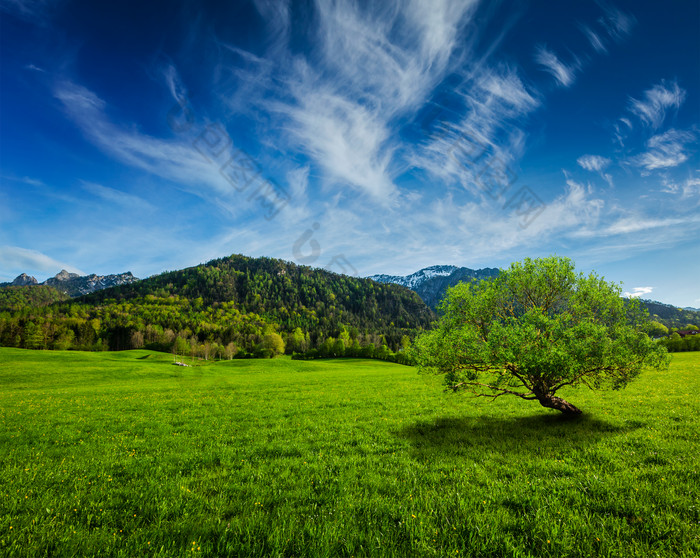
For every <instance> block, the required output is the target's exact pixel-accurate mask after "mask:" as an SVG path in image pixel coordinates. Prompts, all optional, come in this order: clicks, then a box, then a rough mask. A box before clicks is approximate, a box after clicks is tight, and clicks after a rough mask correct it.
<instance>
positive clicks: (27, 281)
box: [11, 273, 39, 287]
mask: <svg viewBox="0 0 700 558" xmlns="http://www.w3.org/2000/svg"><path fill="white" fill-rule="evenodd" d="M38 284H39V282H38V281H37V280H36V278H35V277H32V276H30V275H27V274H26V273H22V275H18V276H17V277H16V278H15V280H14V281H12V283H11V285H13V286H15V287H24V286H25V285H38Z"/></svg>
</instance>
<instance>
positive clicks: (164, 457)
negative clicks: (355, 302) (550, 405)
mask: <svg viewBox="0 0 700 558" xmlns="http://www.w3.org/2000/svg"><path fill="white" fill-rule="evenodd" d="M698 394H700V353H683V354H675V355H674V357H673V364H672V365H671V369H670V371H668V372H662V373H659V372H649V373H646V374H643V375H642V376H641V377H640V379H639V380H638V381H637V382H635V383H633V384H632V385H630V386H629V387H628V388H627V389H626V390H623V391H620V392H598V393H593V392H590V391H588V390H584V389H581V390H575V391H573V390H572V391H569V392H567V393H566V394H564V396H565V397H567V399H569V398H570V399H569V400H570V401H572V402H573V403H574V404H576V405H577V406H579V407H580V408H582V409H583V410H584V412H585V413H586V415H585V417H584V418H583V419H582V420H580V421H577V422H565V421H564V422H563V421H562V420H560V418H559V416H558V415H557V413H556V412H553V411H549V410H546V409H544V408H542V407H539V406H538V405H537V404H536V403H532V402H525V401H521V400H515V399H513V400H508V399H507V398H505V397H503V398H500V399H499V400H497V401H496V402H489V401H487V400H484V399H472V398H469V397H468V396H465V395H454V394H446V393H443V391H442V389H441V385H440V379H439V378H433V377H424V376H419V375H417V374H416V372H415V370H414V369H412V368H408V367H402V366H398V365H393V364H388V363H383V362H377V361H362V360H336V361H291V360H289V359H286V358H285V359H276V360H265V361H263V360H246V361H231V362H220V363H211V364H204V365H201V366H195V367H192V368H180V367H176V366H173V365H172V357H171V356H169V355H163V354H158V353H149V352H147V351H128V352H124V353H77V352H40V351H23V350H19V349H0V448H1V450H2V453H1V454H0V459H1V462H0V555H2V556H28V557H29V556H31V557H34V556H156V555H158V556H168V557H171V556H193V555H196V556H411V557H412V556H492V557H509V556H552V557H555V556H556V557H565V556H571V557H574V556H580V557H592V556H609V557H615V558H617V557H625V556H640V557H650V556H662V557H670V556H687V557H690V556H698V555H700V474H699V463H698V461H699V460H700V438H699V436H700V399H699V398H698Z"/></svg>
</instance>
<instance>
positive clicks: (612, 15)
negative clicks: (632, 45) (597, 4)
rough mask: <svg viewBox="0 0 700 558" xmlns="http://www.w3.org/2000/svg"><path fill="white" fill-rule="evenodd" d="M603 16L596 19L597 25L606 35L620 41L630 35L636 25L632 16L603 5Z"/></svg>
mask: <svg viewBox="0 0 700 558" xmlns="http://www.w3.org/2000/svg"><path fill="white" fill-rule="evenodd" d="M603 10H604V11H605V15H604V16H602V17H601V18H600V19H598V23H599V24H600V25H601V27H602V28H603V29H605V30H606V31H607V33H608V35H609V36H610V37H611V38H612V39H614V40H616V41H620V40H622V39H625V38H626V37H628V36H629V35H630V33H631V32H632V29H633V28H634V26H635V25H636V23H637V19H636V18H635V17H634V16H633V15H632V14H628V13H625V12H623V11H622V10H620V9H619V8H617V7H615V6H612V5H608V4H603Z"/></svg>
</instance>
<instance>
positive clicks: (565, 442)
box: [396, 414, 644, 454]
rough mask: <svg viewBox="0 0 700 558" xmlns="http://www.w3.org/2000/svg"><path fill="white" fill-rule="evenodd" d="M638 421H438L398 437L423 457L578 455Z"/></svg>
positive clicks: (560, 418)
mask: <svg viewBox="0 0 700 558" xmlns="http://www.w3.org/2000/svg"><path fill="white" fill-rule="evenodd" d="M643 426H644V423H640V422H627V423H625V424H623V425H620V424H613V423H610V422H607V421H605V420H602V419H600V418H596V417H593V416H590V415H585V414H584V415H582V416H580V417H578V418H576V419H570V418H566V417H564V416H563V415H552V414H542V415H529V416H525V417H493V416H482V417H464V418H461V417H457V418H455V417H440V418H437V419H434V420H431V421H422V422H418V423H415V424H412V425H409V426H406V427H404V428H402V429H401V430H399V431H397V432H396V435H397V436H398V437H400V438H403V439H406V440H408V441H409V442H410V443H411V445H412V446H413V447H414V449H415V450H416V451H417V452H418V453H420V454H429V453H432V452H439V453H443V454H444V453H447V454H449V453H454V454H465V453H472V452H475V451H477V452H481V451H494V452H499V453H503V454H512V453H527V454H536V453H541V454H544V453H546V452H552V451H555V452H561V451H567V452H568V451H570V450H579V449H582V448H585V447H586V446H588V445H591V444H595V443H597V442H599V441H600V440H601V439H604V438H605V437H607V436H610V435H616V434H623V433H626V432H631V431H633V430H636V429H637V428H641V427H643Z"/></svg>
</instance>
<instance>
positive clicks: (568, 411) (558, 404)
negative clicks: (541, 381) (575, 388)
mask: <svg viewBox="0 0 700 558" xmlns="http://www.w3.org/2000/svg"><path fill="white" fill-rule="evenodd" d="M537 400H538V401H539V402H540V405H542V406H543V407H547V408H548V409H556V410H557V411H561V412H562V413H564V415H566V416H568V417H575V416H578V415H580V414H581V409H579V408H578V407H574V406H573V405H572V404H571V403H569V402H568V401H566V400H564V399H562V398H561V397H556V396H554V395H549V394H547V395H542V396H539V397H538V398H537Z"/></svg>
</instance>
